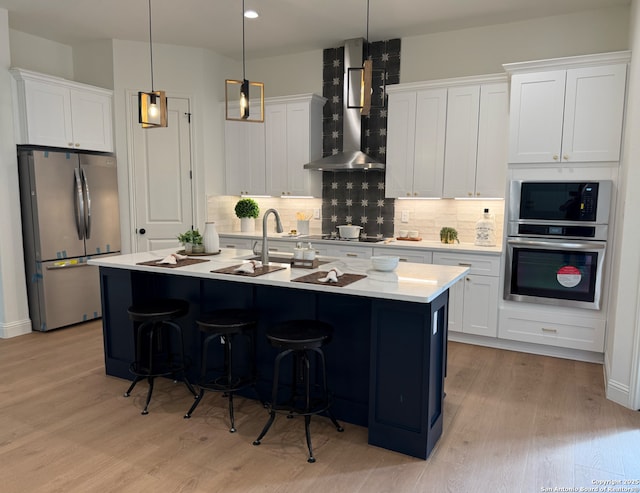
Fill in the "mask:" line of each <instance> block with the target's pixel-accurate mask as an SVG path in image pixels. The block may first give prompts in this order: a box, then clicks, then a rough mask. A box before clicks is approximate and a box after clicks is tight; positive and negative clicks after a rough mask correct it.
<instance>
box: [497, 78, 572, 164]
mask: <svg viewBox="0 0 640 493" xmlns="http://www.w3.org/2000/svg"><path fill="white" fill-rule="evenodd" d="M565 75H566V72H565V71H564V70H554V71H549V72H538V73H527V74H514V75H513V77H512V78H511V107H510V115H509V162H510V163H553V162H559V161H560V147H561V140H562V120H563V111H564V86H565Z"/></svg>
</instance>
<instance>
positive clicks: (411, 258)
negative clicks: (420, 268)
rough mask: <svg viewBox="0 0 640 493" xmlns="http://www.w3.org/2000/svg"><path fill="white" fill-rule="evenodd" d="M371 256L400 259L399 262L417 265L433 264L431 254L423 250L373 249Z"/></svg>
mask: <svg viewBox="0 0 640 493" xmlns="http://www.w3.org/2000/svg"><path fill="white" fill-rule="evenodd" d="M373 255H390V256H395V257H398V258H399V259H400V262H415V263H417V264H431V263H433V252H428V251H425V250H416V251H411V250H404V249H402V248H375V247H374V249H373Z"/></svg>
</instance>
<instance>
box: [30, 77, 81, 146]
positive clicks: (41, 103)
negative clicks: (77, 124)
mask: <svg viewBox="0 0 640 493" xmlns="http://www.w3.org/2000/svg"><path fill="white" fill-rule="evenodd" d="M24 92H25V104H26V119H27V142H26V143H28V144H35V145H44V146H55V147H73V128H72V123H71V93H70V91H69V89H68V88H67V87H64V86H61V85H57V84H47V83H43V82H38V81H33V80H25V81H24Z"/></svg>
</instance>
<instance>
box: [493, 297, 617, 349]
mask: <svg viewBox="0 0 640 493" xmlns="http://www.w3.org/2000/svg"><path fill="white" fill-rule="evenodd" d="M520 304H521V305H526V303H520ZM534 306H535V308H534V307H524V308H522V307H511V306H509V307H503V309H501V310H500V338H501V339H509V340H512V341H522V342H533V343H536V344H546V345H548V346H556V347H562V348H569V349H580V350H583V351H594V352H597V353H601V352H603V351H604V335H605V327H606V320H605V319H604V318H603V317H591V316H588V315H580V314H577V313H576V311H575V310H563V309H562V308H555V307H548V306H547V307H545V308H541V307H540V305H534Z"/></svg>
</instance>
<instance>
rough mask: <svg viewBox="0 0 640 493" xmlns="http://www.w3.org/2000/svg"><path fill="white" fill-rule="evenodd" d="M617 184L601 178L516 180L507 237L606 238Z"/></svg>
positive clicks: (512, 187) (509, 204)
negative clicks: (612, 198)
mask: <svg viewBox="0 0 640 493" xmlns="http://www.w3.org/2000/svg"><path fill="white" fill-rule="evenodd" d="M612 187H613V184H612V182H611V180H600V181H590V182H586V181H526V180H519V181H512V182H511V183H510V187H509V188H510V190H509V203H508V211H507V214H508V226H507V236H536V237H537V236H543V237H548V238H549V237H556V238H588V239H592V240H606V239H607V226H608V223H609V213H610V210H611V196H612Z"/></svg>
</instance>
